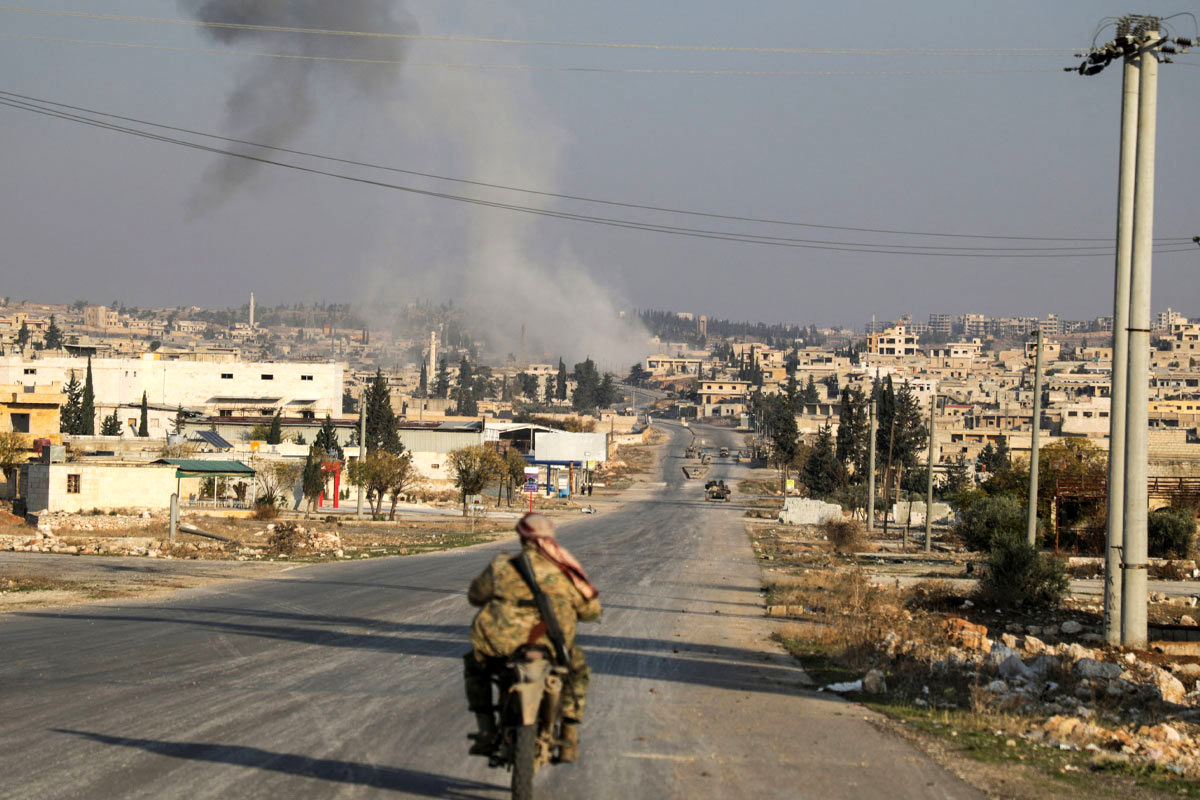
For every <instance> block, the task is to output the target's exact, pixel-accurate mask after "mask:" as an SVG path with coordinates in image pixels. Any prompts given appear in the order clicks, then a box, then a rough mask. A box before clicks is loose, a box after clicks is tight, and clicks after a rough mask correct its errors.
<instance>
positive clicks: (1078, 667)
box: [1071, 658, 1183, 688]
mask: <svg viewBox="0 0 1200 800" xmlns="http://www.w3.org/2000/svg"><path fill="white" fill-rule="evenodd" d="M1071 671H1072V672H1073V673H1074V675H1075V676H1076V677H1078V678H1085V679H1088V680H1103V681H1110V680H1112V679H1114V678H1119V677H1121V668H1120V667H1118V666H1117V665H1116V664H1109V663H1108V662H1107V661H1097V660H1096V659H1094V658H1081V659H1079V660H1078V661H1076V662H1075V666H1074V667H1073V668H1072V670H1071ZM1167 674H1168V675H1170V673H1167ZM1176 683H1178V681H1176ZM1180 688H1183V684H1180Z"/></svg>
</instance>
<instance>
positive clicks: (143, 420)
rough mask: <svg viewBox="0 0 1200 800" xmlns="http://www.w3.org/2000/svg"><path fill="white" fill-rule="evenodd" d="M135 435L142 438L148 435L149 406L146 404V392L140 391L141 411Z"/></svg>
mask: <svg viewBox="0 0 1200 800" xmlns="http://www.w3.org/2000/svg"><path fill="white" fill-rule="evenodd" d="M137 435H138V436H139V437H141V438H143V439H145V438H147V437H149V436H150V407H149V406H148V405H147V404H146V393H145V392H144V391H143V392H142V413H141V415H140V417H139V419H138V430H137Z"/></svg>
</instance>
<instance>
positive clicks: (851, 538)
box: [821, 519, 863, 553]
mask: <svg viewBox="0 0 1200 800" xmlns="http://www.w3.org/2000/svg"><path fill="white" fill-rule="evenodd" d="M821 531H822V533H824V534H825V538H826V539H828V540H829V543H830V544H831V545H833V549H834V550H836V551H837V552H839V553H857V552H859V551H861V550H862V549H863V526H862V523H860V522H859V521H858V520H853V519H831V520H829V521H828V522H826V523H824V524H823V525H821Z"/></svg>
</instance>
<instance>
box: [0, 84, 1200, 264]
mask: <svg viewBox="0 0 1200 800" xmlns="http://www.w3.org/2000/svg"><path fill="white" fill-rule="evenodd" d="M0 96H7V97H11V98H17V99H19V100H24V101H27V102H28V103H31V104H34V103H36V104H41V105H43V106H54V107H57V108H66V109H70V110H72V111H78V112H81V113H86V114H92V115H94V116H101V117H107V118H109V119H119V120H122V121H124V122H132V123H135V124H138V125H146V126H150V127H154V128H159V129H162V130H169V131H174V132H176V133H185V134H188V135H192V136H201V137H204V138H208V139H216V140H219V141H224V142H230V143H234V144H240V145H246V146H249V147H256V148H261V149H264V150H274V151H277V152H281V153H288V154H290V155H297V156H302V157H305V158H315V159H321V160H325V161H330V162H334V163H338V164H345V165H348V166H355V167H363V168H367V169H377V170H382V171H387V172H395V173H399V174H404V175H413V176H416V177H422V178H429V179H433V180H440V181H447V182H453V183H461V184H466V185H470V186H479V187H482V188H487V189H497V190H503V191H510V192H519V193H523V194H530V195H535V196H540V197H552V198H555V199H560V200H571V201H577V202H586V203H596V204H601V205H608V206H615V207H620V208H632V209H639V210H647V211H655V212H661V213H668V214H680V215H689V216H699V217H705V218H711V219H723V220H728V221H736V222H750V223H756V224H769V225H786V226H795V227H805V228H817V229H824V230H838V231H850V232H857V233H876V234H889V235H900V236H921V237H940V238H947V237H948V238H955V239H989V240H996V239H1001V240H1018V241H1049V242H1073V241H1079V242H1093V243H1094V242H1111V241H1112V239H1111V237H1109V238H1102V237H1090V238H1070V237H1049V236H1000V235H987V234H965V233H945V232H930V231H905V230H897V229H887V228H862V227H850V226H842V225H821V224H816V223H806V222H796V221H790V220H777V219H767V218H762V217H749V216H737V215H732V214H714V213H710V212H702V211H691V210H684V209H678V208H669V207H665V206H653V205H646V204H642V203H630V202H622V201H615V200H601V199H597V198H594V197H586V196H583V195H571V194H561V193H557V192H546V191H539V190H536V189H526V188H519V187H515V186H508V185H504V184H497V183H489V182H486V181H479V180H472V179H467V178H456V177H449V176H446V175H438V174H435V173H430V172H420V171H417V170H409V169H402V168H399V167H392V166H386V165H382V164H373V163H370V162H366V161H357V160H353V159H347V158H338V157H334V156H328V155H322V154H320V153H314V152H310V151H305V150H297V149H294V148H287V147H278V146H275V145H268V144H263V143H261V142H254V141H250V140H247V139H238V138H235V137H231V136H221V135H218V134H214V133H207V132H204V131H198V130H194V129H191V128H183V127H179V126H174V125H164V124H162V123H158V122H152V121H149V120H145V119H139V118H137V117H128V116H123V115H120V114H112V113H109V112H106V111H99V110H97V109H91V108H86V107H84V106H77V105H71V104H68V103H60V102H56V101H53V100H47V99H45V98H40V97H35V96H32V95H26V94H19V93H17V92H9V91H5V90H2V89H0ZM800 241H812V242H814V243H821V244H839V242H826V241H821V240H800ZM1155 241H1156V242H1157V243H1158V244H1164V245H1165V244H1176V243H1181V242H1186V241H1191V239H1190V238H1189V237H1158V238H1157V239H1156V240H1155ZM847 244H859V243H857V242H856V243H847ZM874 244H883V243H874ZM892 246H897V247H906V248H920V247H928V248H929V249H954V250H993V249H994V250H1010V249H1021V248H991V247H983V246H971V247H953V248H949V247H936V246H933V245H892ZM1095 246H1096V245H1095V244H1092V245H1089V246H1081V247H1051V246H1038V247H1030V248H1024V249H1029V250H1071V249H1075V250H1083V249H1088V248H1089V247H1095Z"/></svg>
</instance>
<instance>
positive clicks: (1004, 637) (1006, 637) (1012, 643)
mask: <svg viewBox="0 0 1200 800" xmlns="http://www.w3.org/2000/svg"><path fill="white" fill-rule="evenodd" d="M1009 627H1010V628H1011V627H1012V626H1011V625H1010V626H1009ZM1020 627H1021V626H1019V625H1018V626H1017V628H1018V629H1020ZM1000 641H1002V642H1004V646H1005V647H1009V648H1011V649H1013V650H1016V649H1017V637H1016V636H1013V635H1012V634H1011V633H1002V634H1000Z"/></svg>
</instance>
